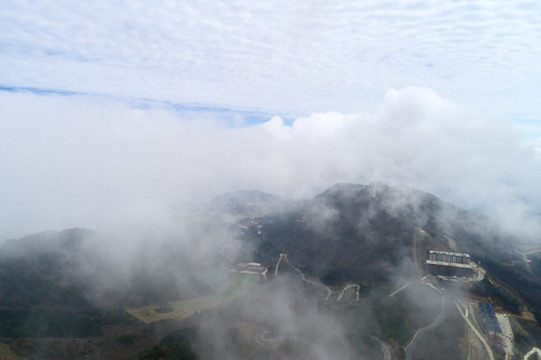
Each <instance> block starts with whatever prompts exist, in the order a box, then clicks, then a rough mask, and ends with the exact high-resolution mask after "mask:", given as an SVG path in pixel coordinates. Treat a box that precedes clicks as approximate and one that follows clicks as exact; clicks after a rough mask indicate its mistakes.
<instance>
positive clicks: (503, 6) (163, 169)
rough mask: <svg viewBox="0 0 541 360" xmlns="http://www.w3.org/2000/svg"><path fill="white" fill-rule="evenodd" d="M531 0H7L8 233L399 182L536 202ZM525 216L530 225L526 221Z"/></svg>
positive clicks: (0, 181)
mask: <svg viewBox="0 0 541 360" xmlns="http://www.w3.org/2000/svg"><path fill="white" fill-rule="evenodd" d="M539 13H541V5H540V4H539V3H538V2H535V1H526V2H525V1H513V2H504V1H401V2H387V1H359V2H352V1H342V2H341V1H310V2H309V1H270V2H253V1H182V2H181V1H179V2H176V1H162V2H160V1H155V2H151V3H149V2H142V1H129V2H123V1H116V2H111V1H99V0H97V1H93V2H89V3H81V2H71V1H60V0H59V1H54V2H44V1H43V2H28V1H21V0H18V1H9V0H8V1H2V2H1V4H0V24H2V31H1V32H0V108H2V114H1V115H0V174H1V175H2V176H1V177H0V204H2V205H0V239H2V238H9V237H17V236H22V235H24V234H25V233H28V232H34V231H40V230H60V229H62V228H65V227H73V226H86V227H92V228H99V229H106V230H111V229H114V228H115V226H116V227H120V226H121V225H119V224H122V226H124V224H126V223H130V222H131V223H133V222H138V221H140V220H141V219H152V218H160V216H161V214H162V213H164V212H167V211H168V209H169V208H170V207H172V206H174V205H175V204H178V203H182V202H185V201H191V200H196V199H202V198H210V197H212V196H214V195H217V194H219V193H221V192H225V191H233V190H240V189H260V190H263V191H267V192H271V193H274V194H278V195H281V196H288V197H296V198H302V197H308V196H311V195H313V194H315V193H317V192H318V191H322V190H324V189H325V187H327V186H330V185H332V184H334V183H336V182H356V183H368V182H371V181H387V182H389V183H392V184H396V183H406V184H409V185H412V186H417V187H420V188H422V189H423V190H426V191H431V192H433V193H435V194H437V195H439V196H442V197H444V198H445V199H446V200H449V201H452V202H455V203H457V204H459V205H461V206H464V207H466V208H469V209H473V210H476V211H482V212H489V213H492V214H494V215H497V216H501V218H502V221H503V222H507V223H509V226H515V227H523V226H522V225H523V222H524V221H526V220H525V219H526V218H527V217H528V215H529V214H531V213H538V212H539V205H541V198H540V195H538V194H537V191H536V190H537V187H538V184H539V183H540V181H541V174H540V170H539V169H540V163H539V161H541V160H540V156H541V107H540V106H539V105H538V99H540V98H541V67H540V66H539V63H541V22H539V21H538V14H539ZM528 228H529V227H528Z"/></svg>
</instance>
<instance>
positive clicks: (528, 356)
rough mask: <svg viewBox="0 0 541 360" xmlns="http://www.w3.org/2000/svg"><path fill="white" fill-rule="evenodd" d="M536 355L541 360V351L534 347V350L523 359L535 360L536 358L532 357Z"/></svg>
mask: <svg viewBox="0 0 541 360" xmlns="http://www.w3.org/2000/svg"><path fill="white" fill-rule="evenodd" d="M534 354H536V355H537V356H536V358H538V359H541V350H540V349H538V348H536V347H534V348H532V350H530V351H528V352H527V353H526V355H524V357H523V358H522V360H534V358H533V357H532V355H534Z"/></svg>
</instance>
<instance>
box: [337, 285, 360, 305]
mask: <svg viewBox="0 0 541 360" xmlns="http://www.w3.org/2000/svg"><path fill="white" fill-rule="evenodd" d="M351 288H356V290H355V301H359V292H360V291H361V287H360V286H359V285H357V284H348V285H346V286H345V287H344V288H343V289H342V292H341V293H340V295H338V299H337V300H338V301H342V297H343V296H344V293H345V292H346V291H347V290H349V289H351Z"/></svg>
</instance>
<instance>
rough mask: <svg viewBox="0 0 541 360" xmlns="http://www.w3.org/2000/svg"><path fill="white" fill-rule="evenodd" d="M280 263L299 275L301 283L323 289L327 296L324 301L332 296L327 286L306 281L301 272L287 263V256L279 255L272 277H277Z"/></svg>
mask: <svg viewBox="0 0 541 360" xmlns="http://www.w3.org/2000/svg"><path fill="white" fill-rule="evenodd" d="M282 261H285V262H286V263H287V264H288V265H289V266H290V267H291V268H292V269H293V270H295V271H296V272H297V273H298V274H299V276H300V278H301V280H302V281H305V282H307V283H310V284H313V285H315V286H317V287H320V288H323V289H325V290H326V291H327V296H325V301H327V300H329V298H330V297H331V294H332V291H331V289H330V288H329V287H328V286H325V285H323V284H321V283H318V282H317V281H313V280H309V279H307V278H306V276H305V275H304V273H303V272H302V271H300V270H299V269H297V268H296V267H295V266H293V265H292V264H291V263H290V262H289V259H288V258H287V254H280V259H279V260H278V263H277V264H276V269H275V270H274V276H275V277H276V276H277V275H278V267H279V266H280V263H281V262H282Z"/></svg>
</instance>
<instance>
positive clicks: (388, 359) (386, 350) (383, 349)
mask: <svg viewBox="0 0 541 360" xmlns="http://www.w3.org/2000/svg"><path fill="white" fill-rule="evenodd" d="M370 337H371V338H372V340H376V341H377V342H378V343H379V348H380V350H381V352H382V353H383V360H391V350H389V347H388V346H387V345H385V343H384V342H383V341H381V340H380V339H378V338H377V337H375V336H373V335H370Z"/></svg>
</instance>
